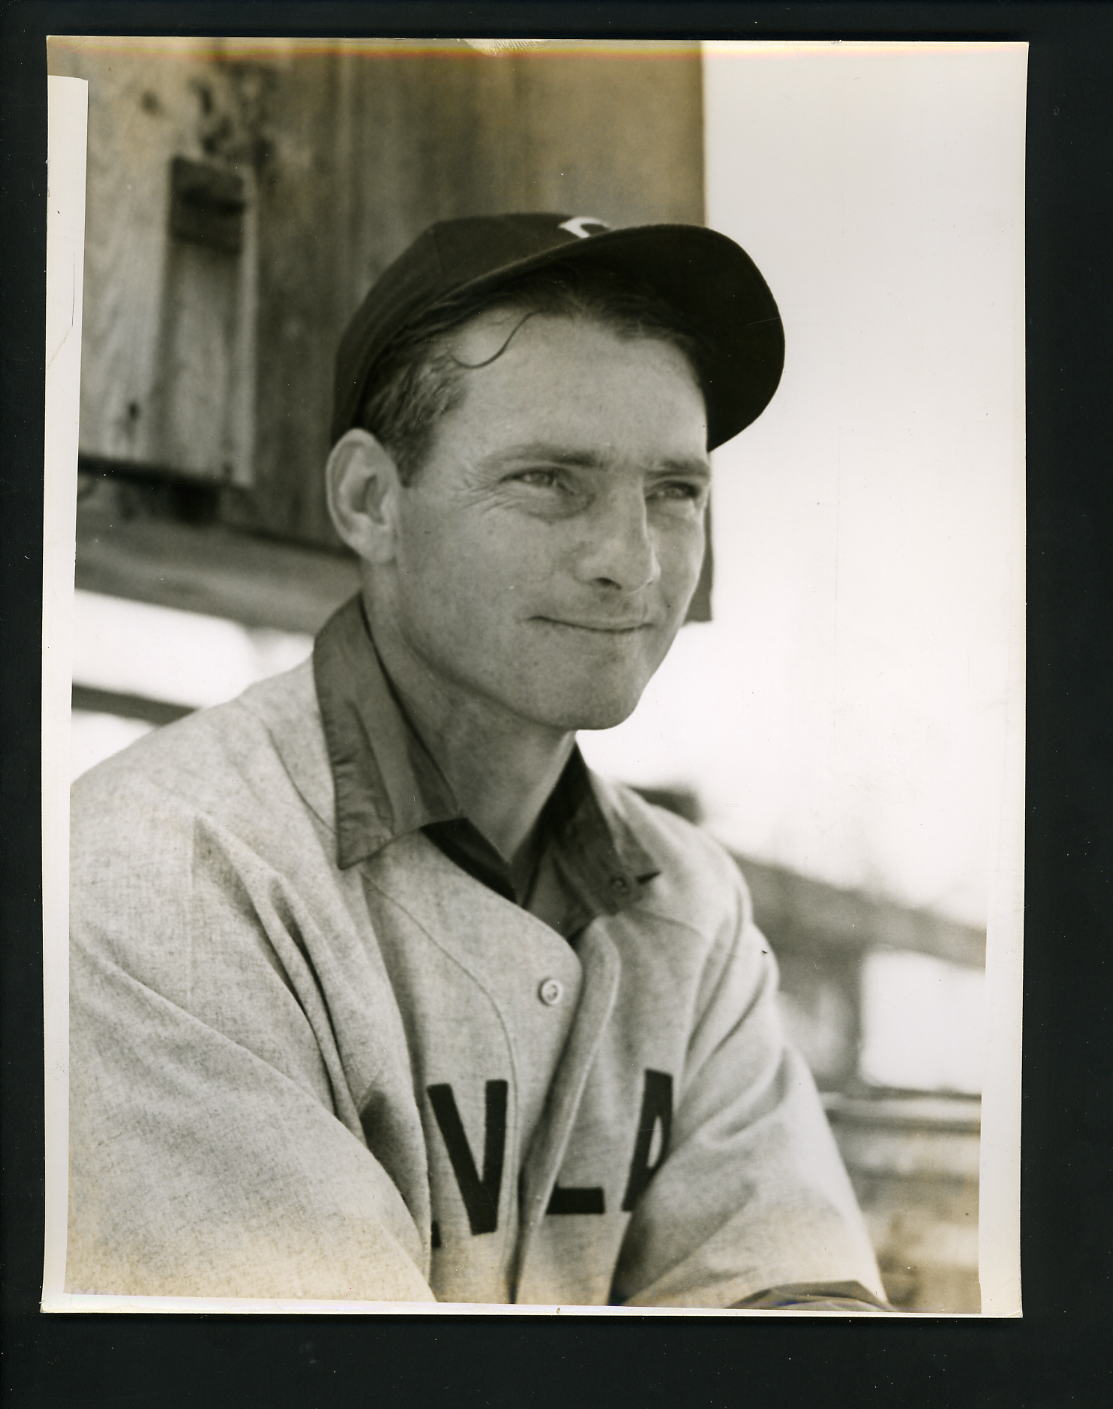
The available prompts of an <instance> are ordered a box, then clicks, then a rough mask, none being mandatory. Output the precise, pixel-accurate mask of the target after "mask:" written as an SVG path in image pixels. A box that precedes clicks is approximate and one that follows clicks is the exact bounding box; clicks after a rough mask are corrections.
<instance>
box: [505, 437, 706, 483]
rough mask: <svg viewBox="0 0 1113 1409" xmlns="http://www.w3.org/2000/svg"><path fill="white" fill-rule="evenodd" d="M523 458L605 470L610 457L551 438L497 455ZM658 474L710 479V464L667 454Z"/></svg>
mask: <svg viewBox="0 0 1113 1409" xmlns="http://www.w3.org/2000/svg"><path fill="white" fill-rule="evenodd" d="M520 460H544V461H545V462H546V463H547V464H550V465H567V466H568V467H569V468H571V469H584V470H605V469H606V468H607V460H606V457H605V456H603V455H599V454H597V453H596V452H595V451H594V450H573V449H570V448H569V447H568V446H565V445H554V444H550V443H549V442H547V441H531V442H530V443H529V444H527V445H515V446H514V447H513V448H512V449H510V450H504V451H503V452H502V453H501V454H499V455H497V456H495V457H494V463H495V464H499V465H502V464H514V463H516V462H517V461H520ZM653 472H654V473H655V474H665V475H685V476H690V477H691V478H693V479H700V480H709V479H710V478H711V466H710V464H709V463H708V462H707V461H706V460H704V459H701V458H698V457H697V456H686V455H685V456H681V457H680V458H677V457H675V456H672V455H666V456H663V457H662V458H661V459H660V460H658V461H657V462H656V463H655V464H654V465H653Z"/></svg>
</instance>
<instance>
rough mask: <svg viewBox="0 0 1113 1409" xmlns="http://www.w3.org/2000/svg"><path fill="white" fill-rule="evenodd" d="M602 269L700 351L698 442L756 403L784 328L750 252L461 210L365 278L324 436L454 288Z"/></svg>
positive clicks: (729, 243) (707, 236) (544, 217)
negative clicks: (703, 426)
mask: <svg viewBox="0 0 1113 1409" xmlns="http://www.w3.org/2000/svg"><path fill="white" fill-rule="evenodd" d="M569 265H574V266H576V267H585V268H586V267H590V268H592V269H601V270H609V271H611V272H613V273H614V274H615V275H616V276H617V277H619V278H623V277H625V278H627V279H632V280H636V281H637V282H638V283H639V284H640V285H642V286H646V287H648V288H650V289H652V290H654V291H655V292H656V293H657V295H658V296H659V297H660V298H661V299H662V301H663V302H664V303H665V304H666V305H668V306H669V307H671V308H674V309H675V310H676V312H677V314H678V315H679V320H680V322H681V324H682V326H683V327H684V329H685V330H686V331H688V332H689V333H691V334H692V335H693V336H694V337H695V338H696V340H697V342H698V344H699V348H700V358H699V362H700V367H699V371H700V377H701V382H702V386H703V393H704V397H705V400H706V403H707V415H708V438H707V443H708V448H709V449H714V448H715V446H717V445H721V444H722V443H723V442H724V441H725V440H729V439H730V438H731V436H733V435H737V434H738V432H739V431H740V430H743V429H745V427H746V426H748V425H749V424H750V423H751V421H754V420H756V419H757V417H758V416H759V415H760V414H761V413H762V411H764V409H765V407H766V406H767V405H768V404H769V401H770V399H771V398H772V396H773V393H774V392H775V391H776V389H777V383H778V382H779V381H780V377H781V369H782V367H783V366H784V330H783V328H782V326H781V318H780V314H779V313H778V311H777V305H776V303H775V302H774V301H773V295H772V294H771V293H770V292H769V289H768V287H767V285H766V283H765V280H764V279H763V278H762V277H761V275H760V274H759V273H758V270H757V267H756V265H755V264H754V262H753V260H752V259H751V258H750V256H749V255H748V254H747V253H746V251H745V250H744V249H742V248H741V246H739V245H737V244H735V242H734V241H733V240H731V239H728V238H727V236H726V235H721V234H719V233H718V232H717V231H715V230H708V229H707V228H706V227H704V226H702V225H634V226H627V227H625V228H612V227H611V226H608V225H607V224H605V223H604V222H603V221H601V220H594V219H591V218H589V217H586V216H573V215H559V214H529V215H493V216H471V217H468V218H465V219H461V220H444V221H440V222H439V223H438V224H436V225H431V226H430V227H429V228H428V229H427V230H425V231H424V232H423V233H422V234H421V235H419V236H418V238H417V239H416V240H415V241H414V242H413V244H412V245H410V246H409V248H408V249H407V250H405V251H404V252H403V253H402V254H401V255H399V257H398V258H397V259H396V260H395V261H394V263H393V264H391V265H389V266H388V267H387V268H386V269H385V270H384V271H383V273H382V274H381V275H380V277H379V278H378V279H377V280H376V282H375V283H374V284H373V285H372V287H371V289H370V291H369V292H368V294H367V296H366V298H364V300H363V302H362V303H361V304H360V306H359V308H357V309H356V312H355V314H354V316H353V317H352V319H351V322H350V323H349V324H348V326H347V328H346V329H345V331H344V335H343V337H342V338H341V340H340V346H339V349H338V350H337V355H336V397H335V402H334V406H333V418H332V438H333V441H337V440H339V439H340V437H341V436H342V435H343V434H344V432H345V431H347V430H349V429H350V428H351V427H352V426H353V425H354V424H355V423H356V421H357V418H358V416H359V411H360V408H361V406H362V404H363V401H364V399H365V397H366V395H367V390H368V387H369V385H370V384H371V382H372V380H373V374H374V370H375V364H376V362H378V360H379V358H380V357H381V356H382V355H383V353H384V352H385V351H386V350H387V348H388V347H389V345H390V343H391V341H392V339H393V338H394V337H396V336H397V334H399V333H400V332H402V331H403V330H404V329H405V328H406V326H407V325H408V324H410V323H411V322H412V321H413V320H414V319H415V318H417V317H418V316H419V315H422V314H424V313H426V312H428V311H429V310H430V309H432V308H434V307H435V306H436V305H438V304H440V303H441V302H443V301H444V300H446V299H448V298H450V297H455V296H457V295H459V294H462V293H467V294H469V295H470V294H473V293H482V292H483V291H485V290H487V289H490V290H491V292H492V295H494V294H495V293H496V292H497V290H498V287H499V285H500V284H502V283H504V282H506V281H507V280H508V279H511V278H515V277H516V276H518V275H520V274H525V273H527V272H530V271H532V270H536V269H547V268H550V267H554V268H555V267H561V268H563V267H565V266H569Z"/></svg>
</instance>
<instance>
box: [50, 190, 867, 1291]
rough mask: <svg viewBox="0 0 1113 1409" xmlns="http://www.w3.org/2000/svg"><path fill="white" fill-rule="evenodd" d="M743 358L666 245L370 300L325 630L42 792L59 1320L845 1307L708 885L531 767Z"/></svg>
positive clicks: (568, 729) (442, 251) (778, 337)
mask: <svg viewBox="0 0 1113 1409" xmlns="http://www.w3.org/2000/svg"><path fill="white" fill-rule="evenodd" d="M782 358H783V342H782V333H781V326H780V320H779V317H778V315H777V310H776V306H775V304H774V302H773V299H772V297H771V295H770V294H769V291H768V289H767V288H766V286H765V284H764V282H763V280H762V279H761V276H760V275H759V274H758V272H757V270H756V269H755V268H754V266H753V264H752V263H751V261H750V260H749V258H748V256H746V255H745V253H744V252H743V251H742V250H741V249H739V248H738V246H736V245H735V244H733V242H731V241H729V240H727V239H725V238H724V237H723V236H720V235H717V234H715V233H713V232H711V231H708V230H704V229H700V228H696V227H683V226H656V227H652V226H651V227H643V228H637V229H628V230H609V229H608V228H607V227H605V226H603V225H601V223H600V222H597V221H588V220H585V219H582V218H575V217H565V216H559V215H552V216H548V215H514V216H503V217H497V218H475V219H470V220H459V221H451V222H446V223H443V224H441V225H438V226H434V227H433V228H432V229H431V230H430V231H427V232H426V233H425V235H423V236H422V237H421V238H420V239H419V240H418V241H417V242H416V244H415V245H413V246H412V247H411V248H410V249H409V250H408V251H407V252H406V253H405V254H404V255H402V256H401V258H400V259H399V260H398V261H397V262H396V263H395V264H394V265H392V266H391V267H390V268H389V269H388V270H387V271H386V272H385V273H384V274H383V275H382V277H381V278H380V280H379V281H378V282H377V283H376V285H375V286H374V287H373V288H372V290H371V292H370V293H369V294H368V296H367V298H366V299H365V301H364V303H363V304H362V306H361V307H360V309H359V310H358V311H357V313H356V315H355V317H354V318H353V320H352V323H351V325H350V326H349V329H348V331H347V332H346V333H345V336H344V339H343V341H342V344H341V347H340V352H339V356H338V365H337V395H336V413H335V420H334V425H333V440H334V446H333V450H332V454H331V456H330V458H329V463H328V471H327V475H328V491H329V502H330V506H331V511H332V515H333V519H334V522H335V524H336V527H337V530H338V532H339V534H340V536H341V538H342V539H343V540H344V542H345V543H346V544H347V545H348V546H349V547H350V548H351V549H352V550H354V552H355V553H356V554H357V556H358V558H359V566H360V574H361V593H360V596H359V598H358V599H357V600H355V601H353V602H351V603H349V604H348V606H346V607H344V608H343V609H342V610H341V611H340V612H339V613H338V614H337V615H336V616H335V617H334V618H333V619H332V620H331V621H330V622H329V623H328V624H327V625H326V626H325V628H324V629H323V631H322V632H321V634H320V636H319V637H318V639H317V642H316V645H315V649H314V654H313V659H312V662H311V663H307V664H306V665H305V666H303V667H301V668H299V669H296V670H294V671H293V672H290V673H289V674H287V675H284V676H280V677H278V678H277V679H275V680H272V681H267V682H264V683H263V684H262V685H259V686H256V687H255V688H253V689H251V690H249V691H248V692H247V693H246V694H245V695H244V696H243V697H241V698H240V699H239V700H236V701H234V702H232V703H231V704H228V705H225V706H222V707H220V708H218V709H215V710H209V711H206V712H203V713H201V714H199V715H196V716H194V717H192V718H191V719H188V720H185V721H183V722H181V723H179V724H177V725H175V726H173V727H171V728H169V729H166V730H164V731H162V732H161V733H160V734H158V735H156V736H152V737H150V738H148V739H146V740H143V741H141V742H140V743H139V744H138V745H136V746H134V747H133V748H132V749H130V750H128V751H127V752H126V753H124V754H122V755H120V756H118V757H117V758H115V759H112V760H110V761H109V762H108V763H106V764H105V765H102V766H101V767H100V768H99V769H97V770H94V772H93V773H91V774H90V775H87V776H86V778H85V779H84V780H82V782H81V783H79V785H78V787H77V790H76V793H75V803H74V814H73V830H74V838H75V869H74V895H75V916H74V949H73V961H72V983H71V987H72V1013H71V1024H72V1053H71V1073H72V1116H73V1128H72V1139H71V1242H70V1251H69V1264H68V1285H69V1287H70V1289H71V1290H74V1291H111V1292H120V1293H138V1294H164V1295H165V1294H170V1295H173V1294H177V1295H201V1296H213V1295H225V1296H256V1297H274V1296H284V1297H312V1298H330V1299H331V1298H341V1299H354V1300H360V1301H428V1300H431V1299H434V1300H438V1301H446V1302H476V1301H479V1302H526V1303H536V1304H551V1303H559V1304H565V1305H568V1304H601V1303H602V1304H605V1303H623V1304H627V1305H635V1306H638V1305H659V1306H701V1307H725V1306H735V1305H758V1306H771V1305H814V1304H817V1302H818V1304H819V1305H845V1306H850V1307H852V1308H857V1309H862V1308H863V1307H868V1306H871V1305H872V1306H876V1305H877V1304H879V1303H878V1302H877V1301H876V1300H875V1293H877V1292H879V1290H880V1287H879V1282H878V1280H877V1272H876V1268H875V1266H874V1262H873V1257H872V1254H871V1251H870V1248H869V1244H868V1241H867V1239H866V1236H865V1234H864V1231H863V1229H862V1225H861V1222H860V1218H859V1215H858V1213H857V1210H856V1208H855V1205H854V1200H853V1196H852V1194H851V1191H850V1189H849V1185H848V1183H847V1180H846V1176H845V1173H844V1171H843V1169H842V1167H841V1165H840V1163H839V1159H838V1156H837V1153H836V1151H835V1148H834V1144H833V1142H832V1140H831V1136H830V1133H829V1131H828V1130H827V1127H826V1124H825V1121H824V1118H823V1115H822V1111H821V1109H820V1107H819V1104H818V1099H817V1097H816V1094H815V1090H814V1087H813V1086H812V1084H811V1081H810V1078H809V1076H808V1074H807V1072H806V1070H805V1068H804V1066H803V1064H802V1062H801V1060H800V1059H799V1057H798V1056H797V1055H796V1054H795V1053H794V1052H792V1051H791V1049H789V1048H788V1047H787V1046H786V1045H785V1042H784V1039H783V1036H782V1034H781V1030H780V1026H779V1024H778V1020H777V1013H776V1007H775V971H774V964H773V960H772V958H771V956H770V954H769V952H768V948H767V946H766V944H765V942H764V940H763V939H762V937H761V935H760V934H759V933H758V931H757V930H756V929H755V927H754V924H753V921H752V917H751V913H750V906H749V900H748V897H747V895H746V891H745V889H744V885H743V882H742V880H741V878H740V876H739V875H738V873H737V869H736V867H735V866H734V864H733V863H732V862H731V860H730V858H729V857H728V856H727V855H726V854H725V853H724V852H723V851H722V850H721V849H720V848H719V847H718V846H717V845H716V844H715V843H713V842H712V841H711V840H710V839H709V838H707V837H706V836H704V835H703V834H702V833H700V832H698V831H697V830H695V829H694V828H692V827H690V826H689V825H687V824H686V823H684V822H682V821H680V820H679V819H678V818H676V817H673V816H672V815H670V814H667V813H664V812H662V811H660V810H658V809H655V808H653V807H650V806H648V805H647V804H646V803H644V802H643V801H641V800H640V799H638V798H637V797H636V796H634V795H633V794H631V793H630V792H628V791H626V790H624V789H621V788H616V787H612V786H609V785H605V784H604V783H603V782H601V781H600V780H599V779H597V778H594V777H592V776H591V775H590V774H589V773H588V771H587V769H586V768H585V766H584V764H583V761H582V759H581V758H580V755H579V753H578V751H577V749H576V746H575V731H576V730H577V729H581V728H592V729H599V728H607V727H610V726H612V725H615V724H617V723H619V722H620V721H621V720H622V719H624V718H625V717H626V716H627V715H628V714H629V713H630V711H631V710H632V709H633V708H634V706H635V704H636V703H637V700H638V698H639V696H640V694H641V692H642V690H643V688H644V686H645V684H646V682H647V681H648V680H649V678H650V677H651V676H652V674H653V672H654V670H655V669H656V668H657V666H658V665H659V664H660V662H661V660H662V658H663V657H664V655H665V653H666V651H667V650H668V648H669V645H670V643H671V641H672V639H673V637H674V635H675V633H676V631H677V629H678V628H679V626H680V624H681V622H682V621H683V620H684V617H685V613H686V611H687V608H688V604H689V601H690V598H691V595H692V592H693V589H694V587H695V584H696V581H697V577H698V574H699V570H700V565H701V561H702V558H703V552H704V520H705V508H706V503H707V496H708V489H709V478H710V474H709V467H708V460H707V452H708V449H709V448H713V447H714V446H715V445H717V444H720V443H721V442H722V441H723V440H725V439H726V438H728V437H729V436H731V435H733V434H734V433H736V432H737V431H738V430H740V429H742V428H743V427H744V426H745V425H747V424H748V423H749V422H750V421H752V420H753V419H754V417H755V416H757V415H758V414H759V413H760V411H761V410H762V409H763V407H764V406H765V404H766V403H767V402H768V400H769V398H770V397H771V396H772V394H773V391H774V390H775V388H776V384H777V381H778V379H779V376H780V370H781V364H782ZM830 1298H842V1300H831V1299H830Z"/></svg>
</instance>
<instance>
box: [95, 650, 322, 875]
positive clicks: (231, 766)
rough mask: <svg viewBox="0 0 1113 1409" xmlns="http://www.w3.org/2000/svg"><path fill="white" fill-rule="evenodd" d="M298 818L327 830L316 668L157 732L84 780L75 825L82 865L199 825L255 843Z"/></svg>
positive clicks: (306, 667)
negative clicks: (296, 813) (303, 815)
mask: <svg viewBox="0 0 1113 1409" xmlns="http://www.w3.org/2000/svg"><path fill="white" fill-rule="evenodd" d="M298 809H300V810H301V811H303V812H306V811H308V812H310V813H313V814H314V815H317V816H318V817H319V819H320V820H321V821H322V822H325V823H326V824H327V823H328V822H329V819H330V817H331V810H330V809H331V782H330V778H329V772H328V764H327V756H326V754H325V749H324V741H323V738H322V735H321V727H320V719H319V714H318V711H317V702H316V693H315V690H314V686H313V677H312V671H311V667H310V665H309V663H308V662H306V663H304V664H303V665H300V666H297V667H296V668H295V669H294V670H292V671H287V672H285V673H284V674H282V675H278V676H274V677H273V678H271V679H269V680H265V681H263V682H262V683H261V684H259V685H255V686H252V688H251V689H249V690H247V691H245V692H244V694H242V695H240V696H239V697H238V698H236V699H234V700H231V701H229V702H228V703H227V704H222V705H217V706H215V707H213V708H210V709H202V710H198V711H197V712H196V713H195V714H191V715H188V716H187V717H186V718H184V719H181V720H179V721H177V722H176V723H174V724H170V725H167V726H165V727H164V728H161V729H158V730H155V731H153V732H152V733H150V734H147V735H145V736H144V737H143V738H142V739H140V740H138V741H137V742H136V743H134V744H132V745H131V746H130V747H129V748H126V749H124V750H122V751H121V752H120V753H118V754H115V755H113V756H112V757H111V758H109V759H106V760H105V761H104V762H103V763H101V764H99V765H98V766H97V767H95V768H93V769H90V771H89V772H88V773H85V774H83V775H82V776H81V777H80V778H79V779H78V780H77V782H76V783H75V784H74V787H73V792H72V797H71V809H70V822H71V833H72V838H73V848H74V860H75V866H80V862H81V859H82V857H83V856H87V855H96V854H100V855H102V856H103V855H104V853H105V852H106V850H107V851H115V852H120V851H121V850H126V851H129V852H130V851H132V850H138V851H139V852H140V853H142V852H144V851H146V850H148V849H149V848H150V847H151V846H152V845H154V844H155V843H156V841H159V840H161V841H162V842H163V843H166V842H167V841H168V840H169V839H170V838H171V837H172V836H173V834H174V833H175V832H177V831H181V830H182V829H183V827H186V828H191V827H192V824H193V823H194V821H195V820H196V819H201V818H204V819H208V820H209V821H211V822H212V824H213V825H214V826H217V827H223V828H226V829H228V830H230V831H232V832H238V833H241V834H242V835H243V836H244V837H245V838H250V837H252V836H255V835H259V834H261V833H265V832H266V831H267V829H268V828H270V829H274V828H276V827H280V826H281V825H282V822H283V819H284V818H285V816H286V814H288V813H289V812H290V811H291V810H298Z"/></svg>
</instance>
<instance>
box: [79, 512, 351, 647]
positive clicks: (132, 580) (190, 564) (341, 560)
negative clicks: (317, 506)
mask: <svg viewBox="0 0 1113 1409" xmlns="http://www.w3.org/2000/svg"><path fill="white" fill-rule="evenodd" d="M76 582H77V586H78V587H79V588H81V589H84V590H85V591H89V592H104V593H107V594H108V595H110V596H113V597H126V598H130V599H131V600H133V601H138V602H151V603H153V604H154V605H156V606H160V607H177V608H178V609H179V610H181V611H195V612H204V613H205V614H206V615H209V616H219V617H225V618H227V619H229V620H232V621H239V622H242V623H243V624H244V625H245V626H271V627H278V628H279V629H281V630H284V631H304V632H309V633H314V632H316V631H317V630H318V629H319V628H320V627H321V626H322V625H323V624H324V622H325V621H326V620H327V618H328V617H329V616H330V614H331V613H332V612H333V611H335V609H336V608H337V607H338V606H339V605H340V604H341V603H342V602H344V601H346V600H347V598H348V597H350V596H351V595H352V594H353V593H354V592H356V591H357V590H358V586H359V581H358V576H357V573H356V566H355V562H354V560H353V559H352V558H350V557H348V556H342V555H341V554H338V553H329V552H324V551H322V550H321V549H313V548H306V547H301V546H296V545H293V544H287V543H276V542H272V541H269V540H267V539H262V538H258V537H253V536H247V535H244V534H242V533H238V532H236V531H235V530H234V529H230V528H222V527H216V528H198V527H191V526H189V525H187V524H176V523H170V522H167V521H165V520H159V519H135V520H131V521H127V520H120V519H118V518H115V517H110V516H108V515H106V514H103V513H100V512H98V511H97V510H95V509H93V510H87V509H86V508H85V506H83V505H79V507H78V515H77V571H76Z"/></svg>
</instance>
